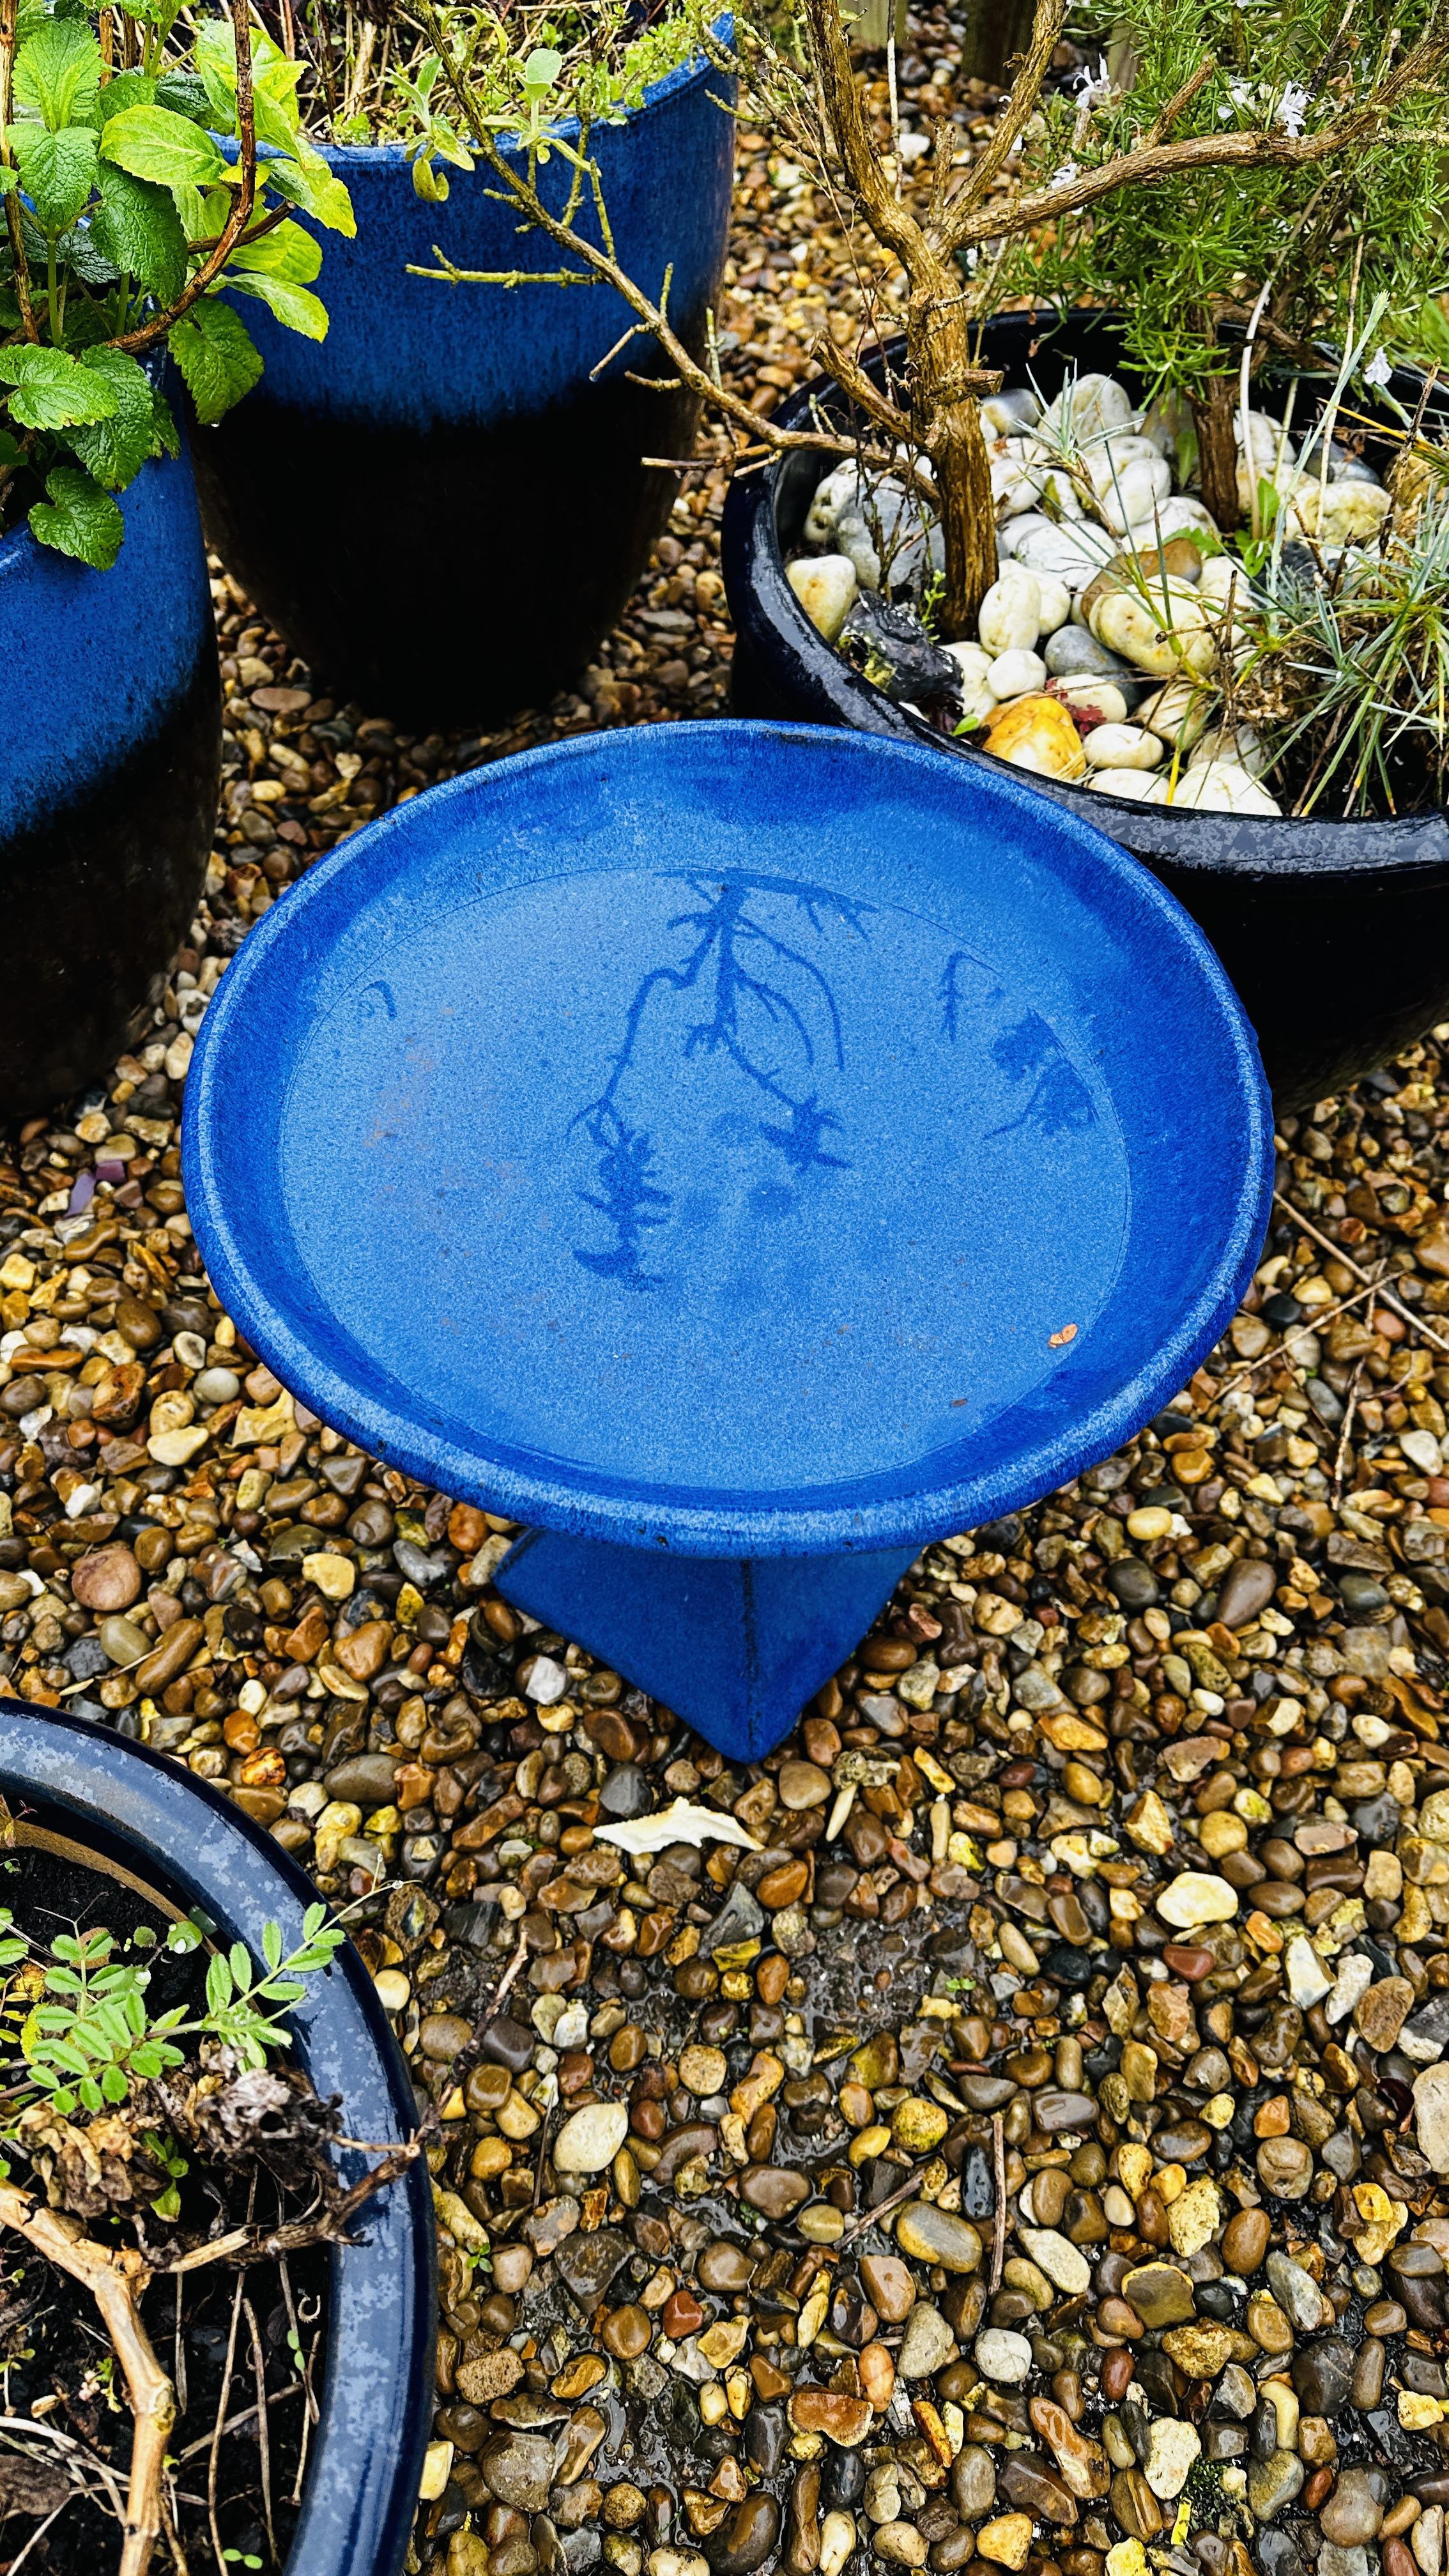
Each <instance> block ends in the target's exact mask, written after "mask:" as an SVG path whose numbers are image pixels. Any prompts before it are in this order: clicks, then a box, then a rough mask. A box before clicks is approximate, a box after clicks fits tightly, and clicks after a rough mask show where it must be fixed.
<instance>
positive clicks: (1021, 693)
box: [986, 645, 1047, 699]
mask: <svg viewBox="0 0 1449 2576" xmlns="http://www.w3.org/2000/svg"><path fill="white" fill-rule="evenodd" d="M1046 676H1047V667H1046V664H1045V662H1044V661H1043V660H1042V658H1041V655H1040V654H1039V653H1029V652H1027V651H1025V650H1024V649H1023V648H1022V647H1021V646H1020V645H1017V646H1015V647H1014V648H1013V650H1012V651H1011V652H1009V653H999V654H998V655H997V657H996V660H995V661H994V662H993V663H992V665H991V668H990V670H989V671H988V672H987V674H986V683H987V686H988V688H989V689H991V691H992V692H993V694H994V695H995V696H996V697H997V698H1000V699H1005V698H1024V697H1026V696H1027V695H1028V693H1029V692H1030V691H1031V690H1033V689H1044V688H1045V687H1046Z"/></svg>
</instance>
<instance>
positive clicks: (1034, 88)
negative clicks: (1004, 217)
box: [951, 0, 1066, 243]
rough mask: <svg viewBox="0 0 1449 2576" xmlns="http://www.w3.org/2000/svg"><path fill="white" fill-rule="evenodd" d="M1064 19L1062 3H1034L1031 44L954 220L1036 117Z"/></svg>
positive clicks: (977, 199) (975, 202) (983, 191)
mask: <svg viewBox="0 0 1449 2576" xmlns="http://www.w3.org/2000/svg"><path fill="white" fill-rule="evenodd" d="M1065 16H1066V8H1065V0H1036V16H1035V18H1034V19H1033V21H1032V30H1031V43H1030V44H1029V45H1028V47H1027V51H1026V60H1025V62H1024V63H1023V64H1022V67H1021V70H1020V71H1019V72H1018V74H1017V76H1016V79H1015V81H1014V82H1013V84H1012V90H1011V96H1010V98H1009V99H1008V100H1007V103H1006V105H1005V107H1004V108H1003V110H1002V112H1001V115H1000V116H999V117H998V119H997V121H996V131H995V133H994V134H993V135H992V137H991V141H990V142H989V143H988V144H987V146H986V149H985V151H984V152H983V153H982V155H981V158H980V160H979V161H977V162H975V163H974V164H973V165H972V170H971V175H970V177H969V178H968V179H967V181H966V184H965V186H964V188H963V189H962V191H961V194H960V196H959V197H958V198H957V200H956V203H955V206H954V207H953V208H952V214H953V216H954V217H955V218H956V219H957V220H959V219H960V218H961V217H962V216H964V215H966V214H969V213H970V212H971V210H972V208H973V207H975V206H979V205H980V203H981V201H982V199H983V197H985V196H986V195H987V193H988V192H989V190H990V188H991V186H992V184H993V182H994V181H995V180H996V179H997V178H998V177H999V176H1000V174H1001V172H1002V171H1003V170H1004V169H1005V167H1006V164H1007V162H1008V160H1009V159H1010V157H1011V154H1012V152H1013V150H1014V149H1015V147H1016V145H1017V144H1018V143H1019V142H1020V141H1021V138H1022V136H1023V135H1024V134H1025V132H1026V129H1027V127H1028V125H1029V124H1030V122H1031V120H1032V118H1033V116H1034V115H1035V114H1036V110H1037V102H1038V100H1039V99H1040V97H1041V92H1042V83H1043V82H1044V80H1045V79H1046V76H1047V73H1048V72H1049V71H1050V70H1051V67H1052V56H1053V54H1054V53H1055V52H1056V49H1057V46H1058V45H1059V44H1060V42H1061V34H1062V21H1063V19H1064V18H1065ZM999 229H1000V227H999V225H994V226H993V230H994V231H996V230H999ZM951 239H952V241H953V243H954V240H955V232H954V227H953V228H952V231H951Z"/></svg>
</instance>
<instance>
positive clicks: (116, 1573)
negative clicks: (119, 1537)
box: [70, 1543, 141, 1611]
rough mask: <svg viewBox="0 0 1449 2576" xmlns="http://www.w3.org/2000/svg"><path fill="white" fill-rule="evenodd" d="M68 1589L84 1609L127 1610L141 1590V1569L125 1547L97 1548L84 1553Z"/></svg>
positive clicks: (118, 1545)
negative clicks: (93, 1551) (86, 1554)
mask: <svg viewBox="0 0 1449 2576" xmlns="http://www.w3.org/2000/svg"><path fill="white" fill-rule="evenodd" d="M70 1588H71V1590H72V1592H73V1593H74V1594H75V1597H76V1599H77V1601H79V1602H80V1604H81V1606H82V1608H83V1609H86V1610H100V1611H107V1610H129V1609H130V1607H131V1604H132V1602H133V1601H134V1600H135V1599H136V1598H137V1595H138V1594H139V1592H140V1589H141V1568H140V1566H139V1565H138V1564H137V1562H136V1559H135V1557H134V1556H133V1555H132V1554H131V1551H130V1549H129V1548H128V1547H124V1546H122V1545H120V1544H119V1543H118V1544H117V1545H116V1546H114V1547H102V1548H97V1549H96V1551H95V1553H94V1554H93V1555H91V1556H83V1557H82V1558H81V1561H80V1563H79V1565H78V1566H77V1567H76V1569H75V1572H74V1574H73V1575H72V1576H71V1579H70Z"/></svg>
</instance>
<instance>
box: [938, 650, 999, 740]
mask: <svg viewBox="0 0 1449 2576" xmlns="http://www.w3.org/2000/svg"><path fill="white" fill-rule="evenodd" d="M945 650H946V651H947V652H948V653H949V654H950V656H951V659H952V661H953V662H958V663H959V664H960V666H961V721H962V723H963V724H965V725H968V726H969V725H983V724H985V723H986V721H987V719H988V717H989V716H990V715H991V714H992V712H993V710H994V709H995V707H996V704H997V697H996V691H995V690H994V689H993V688H992V686H991V683H990V681H989V680H988V678H987V676H986V674H987V672H988V671H989V670H990V668H991V655H990V654H989V653H988V652H987V650H986V648H985V646H984V645H982V644H948V645H947V646H946V647H945Z"/></svg>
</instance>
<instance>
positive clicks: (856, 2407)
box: [790, 2388, 871, 2451]
mask: <svg viewBox="0 0 1449 2576" xmlns="http://www.w3.org/2000/svg"><path fill="white" fill-rule="evenodd" d="M870 2421H871V2409H870V2405H869V2402H868V2400H867V2399H865V2398H864V2397H844V2396H842V2395H841V2394H840V2392H839V2390H838V2389H834V2388H797V2389H796V2390H795V2391H794V2393H793V2395H792V2396H791V2399H790V2429H791V2431H792V2432H795V2433H823V2434H824V2436H825V2438H826V2440H827V2442H835V2443H838V2445H839V2447H840V2448H841V2449H842V2450H843V2451H853V2450H854V2449H855V2447H856V2445H857V2443H860V2442H863V2441H864V2440H865V2437H866V2435H867V2433H868V2432H869V2431H870Z"/></svg>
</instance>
